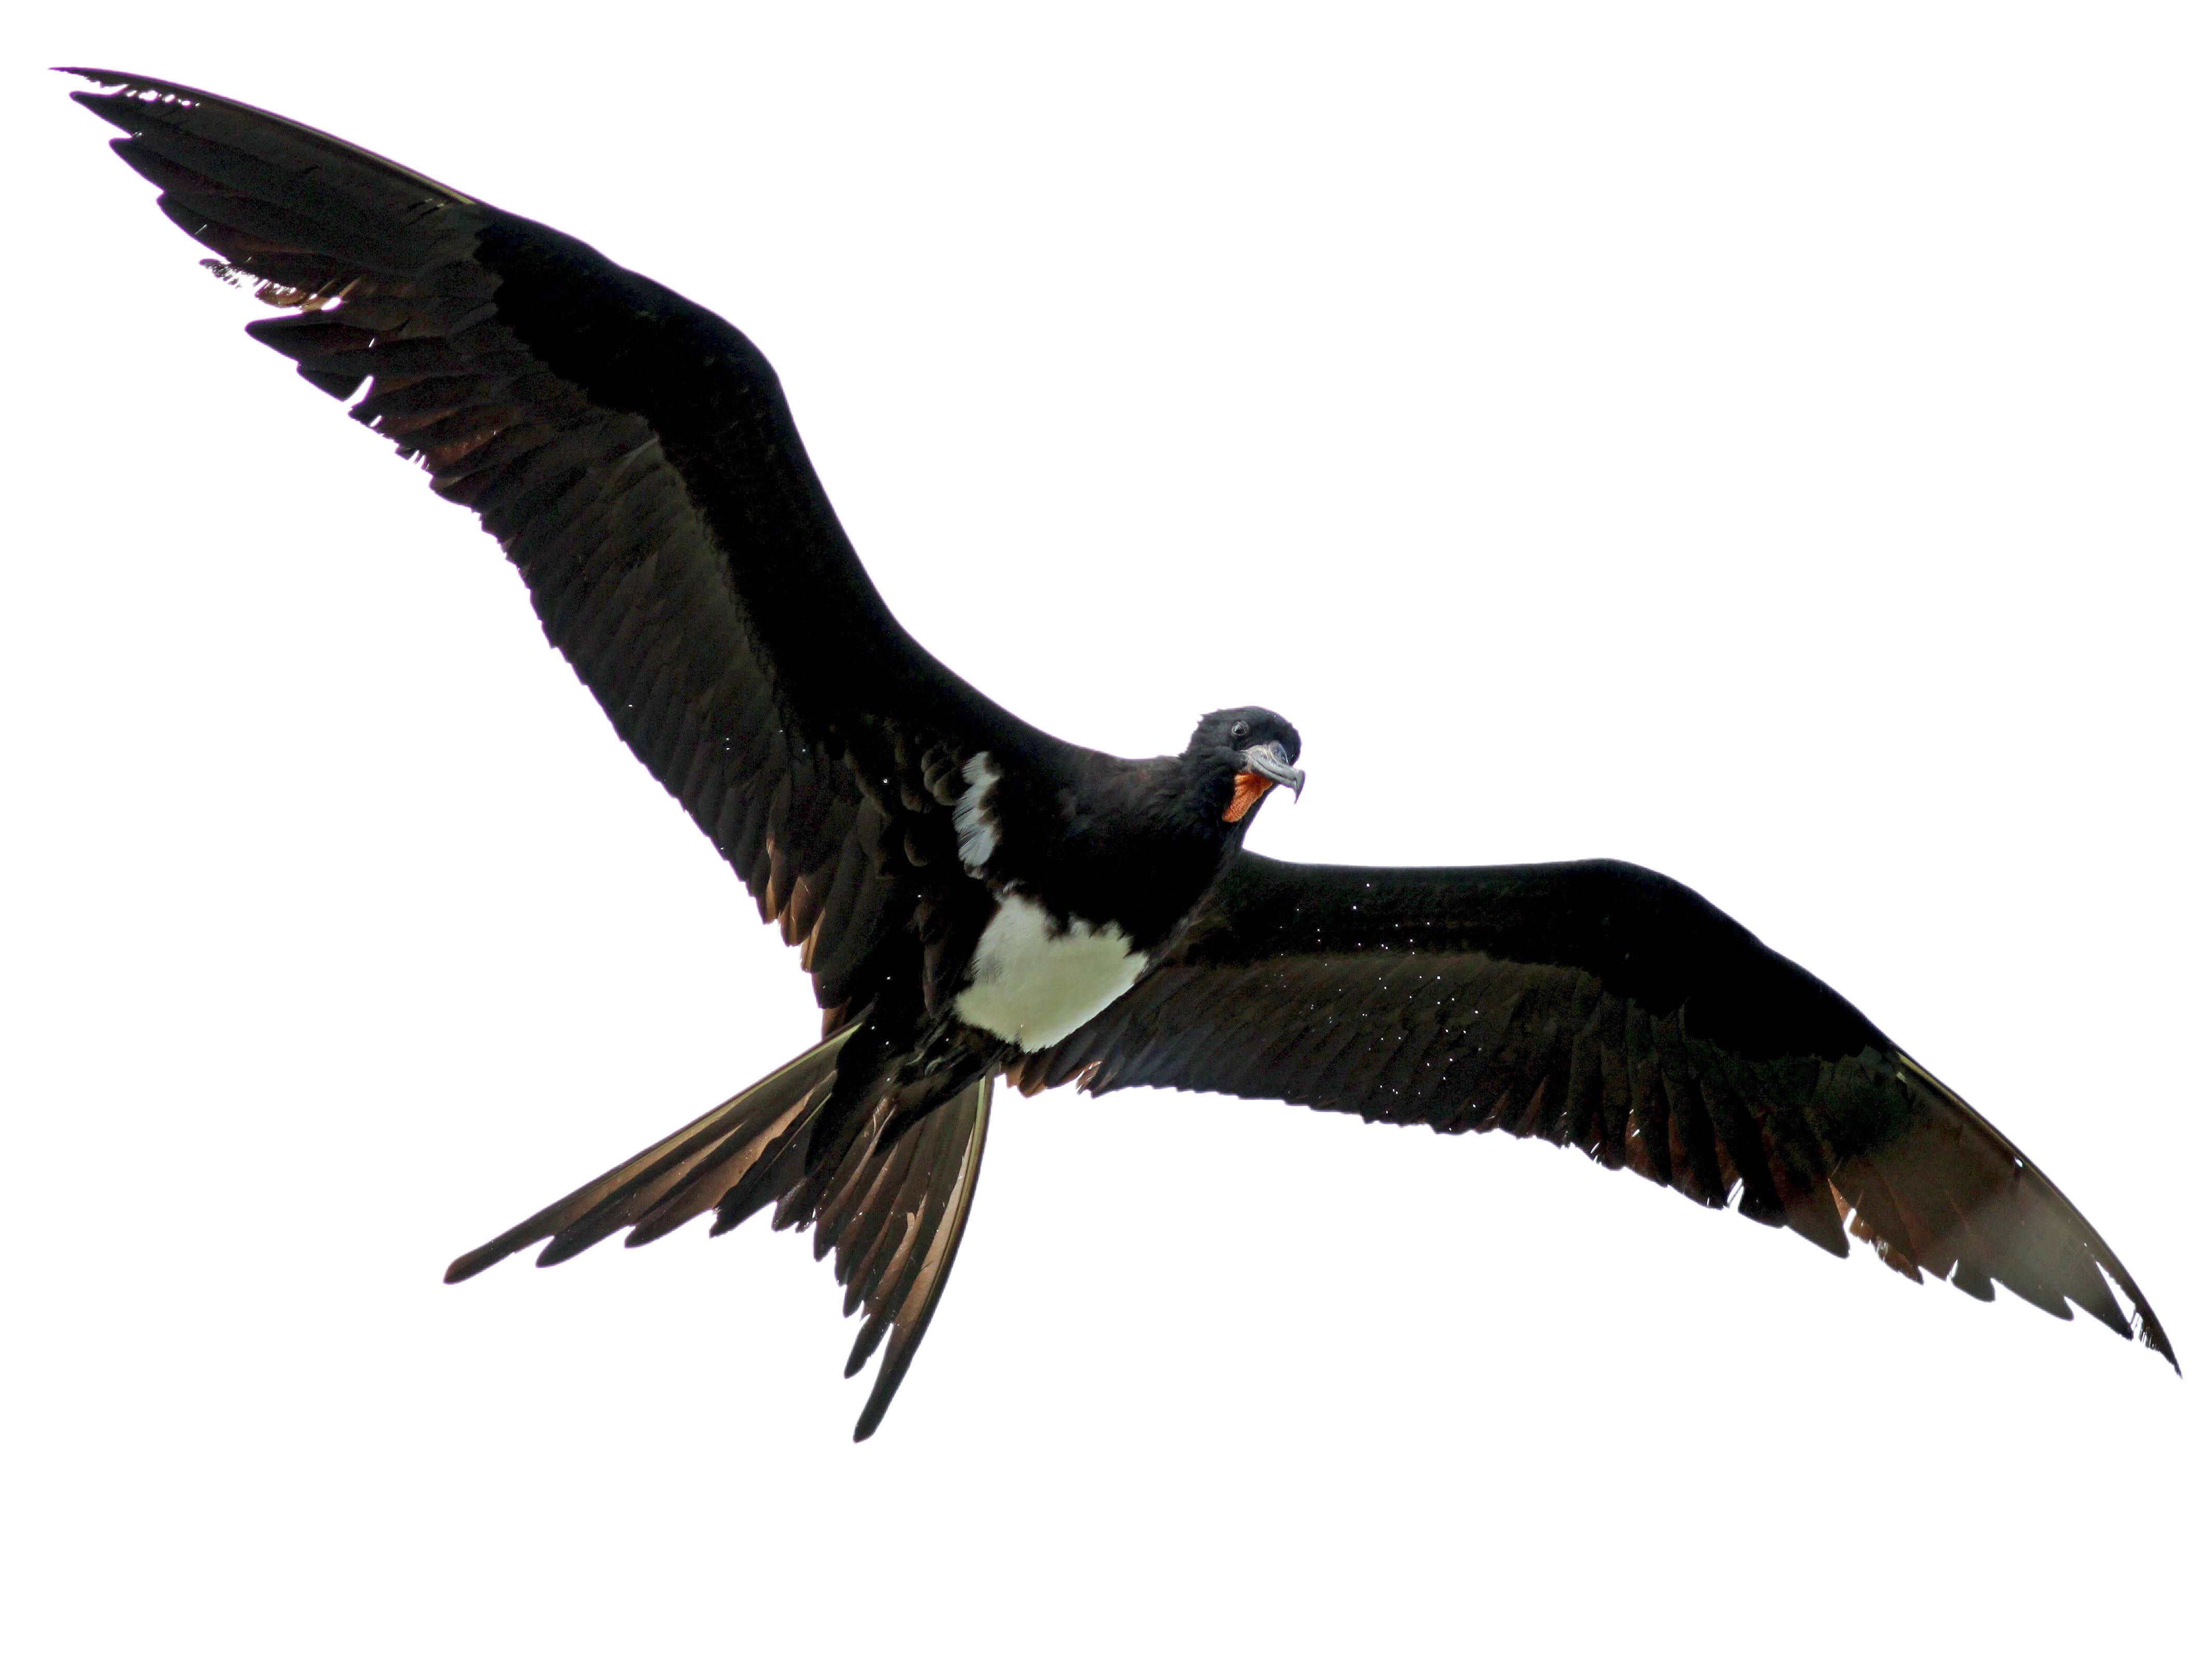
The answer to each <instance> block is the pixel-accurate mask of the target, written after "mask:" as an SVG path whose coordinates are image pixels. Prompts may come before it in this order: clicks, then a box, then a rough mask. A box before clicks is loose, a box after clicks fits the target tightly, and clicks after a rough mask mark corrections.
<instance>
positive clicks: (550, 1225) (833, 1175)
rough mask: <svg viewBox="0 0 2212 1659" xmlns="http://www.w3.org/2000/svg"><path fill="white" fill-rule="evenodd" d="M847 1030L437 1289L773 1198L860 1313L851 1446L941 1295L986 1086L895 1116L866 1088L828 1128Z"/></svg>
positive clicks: (640, 1240) (602, 1179) (892, 1388)
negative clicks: (861, 1387) (532, 1257)
mask: <svg viewBox="0 0 2212 1659" xmlns="http://www.w3.org/2000/svg"><path fill="white" fill-rule="evenodd" d="M858 1026H859V1022H857V1021H855V1022H854V1024H851V1025H848V1026H846V1027H845V1028H844V1029H842V1030H839V1031H837V1032H836V1033H834V1034H833V1035H832V1036H829V1037H827V1038H825V1039H824V1040H823V1042H821V1043H819V1044H818V1045H817V1046H816V1047H814V1048H810V1049H808V1050H807V1051H806V1052H805V1054H801V1055H799V1058H798V1059H796V1060H793V1061H792V1062H791V1063H790V1064H789V1065H787V1066H784V1067H783V1068H782V1069H781V1070H780V1071H777V1072H775V1073H770V1074H769V1076H767V1077H765V1078H763V1079H761V1080H760V1081H759V1082H758V1083H756V1084H754V1085H752V1087H751V1088H750V1089H747V1090H745V1091H744V1092H743V1093H741V1094H738V1095H735V1096H733V1097H731V1098H730V1099H728V1100H726V1101H725V1102H723V1103H722V1104H720V1106H717V1107H716V1108H715V1109H714V1110H713V1111H711V1112H708V1114H707V1115H705V1116H704V1117H702V1118H699V1119H697V1120H696V1121H693V1122H690V1123H687V1124H685V1125H684V1127H682V1128H681V1129H678V1131H677V1132H676V1133H674V1134H672V1135H670V1136H669V1137H667V1139H664V1140H660V1141H657V1142H655V1143H654V1144H653V1146H648V1147H647V1148H646V1149H645V1150H644V1151H643V1152H640V1153H638V1154H637V1156H636V1157H635V1158H629V1159H628V1160H627V1161H626V1162H624V1163H622V1164H617V1165H616V1166H615V1167H614V1168H613V1169H611V1170H608V1171H607V1172H606V1174H605V1175H603V1176H599V1179H598V1180H596V1181H591V1182H586V1183H585V1184H584V1185H583V1186H581V1187H579V1188H577V1189H576V1190H575V1191H574V1192H573V1193H571V1194H568V1197H566V1198H564V1199H562V1200H560V1201H559V1202H558V1203H556V1204H551V1205H549V1206H546V1207H545V1208H544V1209H543V1210H540V1211H539V1212H538V1213H537V1214H536V1215H533V1216H532V1217H531V1218H530V1219H529V1220H527V1221H525V1222H523V1223H522V1224H521V1225H520V1226H516V1227H512V1228H510V1229H508V1230H507V1231H506V1232H503V1233H501V1235H500V1236H499V1237H497V1238H495V1239H493V1240H492V1241H491V1242H490V1243H488V1244H484V1245H483V1246H480V1247H479V1248H478V1249H473V1250H471V1251H470V1252H469V1253H468V1254H467V1255H464V1256H462V1257H460V1258H459V1260H457V1261H455V1262H454V1263H453V1266H452V1267H448V1268H447V1270H446V1282H447V1284H456V1283H458V1282H459V1281H460V1280H462V1279H467V1278H470V1277H471V1276H472V1275H474V1274H476V1273H482V1272H483V1270H484V1269H485V1268H486V1267H489V1266H491V1264H492V1263H493V1262H495V1261H501V1260H502V1259H504V1258H505V1257H507V1256H510V1255H513V1254H514V1253H515V1252H516V1251H518V1250H521V1249H526V1248H527V1247H529V1246H530V1245H532V1244H535V1243H538V1241H539V1240H540V1239H544V1240H547V1241H549V1242H548V1243H547V1244H546V1246H545V1248H544V1250H542V1251H541V1252H539V1254H538V1265H539V1266H540V1267H550V1266H551V1265H552V1264H553V1263H554V1262H556V1261H567V1260H568V1258H569V1257H570V1256H572V1255H577V1254H578V1253H580V1252H581V1251H583V1250H586V1249H590V1248H591V1247H592V1245H594V1244H596V1243H599V1241H600V1240H601V1239H603V1238H605V1237H608V1236H609V1235H611V1234H613V1233H616V1232H618V1231H621V1230H622V1229H623V1228H624V1227H628V1228H629V1230H630V1234H629V1240H628V1241H627V1242H628V1243H631V1244H644V1243H650V1242H651V1241H652V1240H653V1239H655V1238H659V1237H661V1236H663V1235H664V1234H665V1233H668V1232H671V1231H674V1230H675V1229H676V1228H678V1227H680V1226H682V1225H684V1223H685V1222H686V1221H689V1220H690V1219H691V1218H694V1217H695V1216H698V1215H702V1214H703V1213H705V1212H707V1211H708V1210H710V1209H712V1210H715V1211H717V1214H716V1217H715V1220H714V1231H715V1232H718V1233H719V1232H725V1231H728V1230H729V1229H730V1228H731V1227H733V1226H735V1225H737V1224H738V1222H740V1221H743V1220H744V1218H746V1217H747V1216H750V1215H752V1214H754V1213H755V1212H758V1211H759V1210H761V1209H763V1208H764V1207H766V1206H769V1205H770V1204H774V1205H775V1206H776V1215H775V1224H776V1225H777V1226H779V1227H784V1226H798V1227H800V1228H805V1227H810V1226H811V1227H812V1228H814V1229H815V1255H816V1256H817V1259H818V1258H819V1257H821V1256H823V1255H828V1254H829V1252H831V1251H832V1250H834V1251H835V1252H836V1276H837V1279H838V1280H839V1282H840V1283H842V1284H844V1285H847V1286H848V1294H847V1297H846V1298H845V1310H846V1312H847V1313H848V1315H850V1314H852V1313H854V1312H856V1311H863V1310H864V1311H865V1316H864V1317H863V1319H862V1321H861V1326H860V1338H859V1340H858V1341H857V1342H855V1343H854V1349H853V1358H852V1363H851V1364H850V1365H848V1367H847V1369H846V1372H845V1374H846V1375H847V1376H852V1375H853V1374H854V1372H856V1371H858V1370H860V1368H861V1367H862V1366H863V1365H865V1364H866V1363H867V1361H868V1358H870V1356H872V1354H873V1353H874V1352H876V1351H877V1350H878V1348H879V1347H880V1348H881V1349H882V1350H883V1362H882V1364H880V1365H879V1366H878V1368H877V1371H876V1379H875V1383H874V1385H873V1386H872V1388H871V1389H870V1390H869V1394H868V1401H867V1404H866V1407H864V1408H863V1409H862V1411H861V1413H860V1422H859V1424H858V1425H857V1426H856V1427H855V1429H854V1436H853V1437H854V1439H856V1440H865V1439H866V1438H867V1437H869V1436H870V1435H872V1434H873V1433H874V1432H875V1431H876V1427H877V1425H878V1424H880V1423H881V1422H882V1421H883V1418H884V1412H885V1411H886V1410H888V1409H889V1408H890V1402H891V1397H892V1396H893V1395H895V1394H896V1393H897V1391H898V1386H899V1383H900V1382H901V1381H902V1379H903V1378H904V1376H906V1371H907V1367H908V1365H909V1364H912V1363H913V1359H914V1354H915V1349H916V1348H917V1347H918V1346H920V1345H921V1338H922V1334H923V1333H924V1332H925V1331H927V1329H928V1328H929V1322H930V1319H931V1317H932V1316H933V1315H934V1314H935V1313H936V1311H937V1304H938V1301H939V1297H942V1296H943V1295H944V1293H945V1279H946V1278H947V1276H948V1275H949V1274H950V1273H951V1271H952V1262H953V1259H954V1257H955V1256H956V1255H957V1253H958V1251H959V1249H960V1239H961V1235H962V1234H963V1232H964V1231H966V1229H967V1225H968V1213H969V1208H970V1206H971V1205H972V1204H973V1202H974V1200H975V1180H976V1176H977V1173H978V1171H979V1170H981V1166H982V1160H983V1141H984V1137H985V1134H986V1133H987V1131H988V1129H989V1127H990V1121H991V1085H992V1079H991V1076H990V1075H989V1074H988V1073H985V1074H984V1075H982V1076H981V1077H975V1078H972V1079H970V1080H969V1082H967V1083H965V1084H963V1085H960V1086H959V1087H958V1088H957V1089H956V1090H954V1091H953V1092H952V1093H951V1095H950V1096H949V1097H946V1098H945V1099H944V1100H942V1101H941V1102H940V1103H938V1104H936V1105H934V1106H930V1107H927V1108H916V1109H899V1103H897V1102H896V1101H895V1100H894V1099H893V1098H892V1097H890V1095H888V1094H887V1095H885V1096H884V1097H881V1098H877V1099H874V1100H869V1099H868V1098H867V1097H866V1094H865V1093H864V1094H863V1095H862V1096H861V1097H860V1099H859V1100H856V1101H852V1102H850V1103H848V1104H849V1107H850V1108H851V1109H850V1110H849V1111H848V1109H847V1108H838V1109H836V1110H837V1111H838V1112H840V1113H844V1114H845V1115H842V1117H841V1119H840V1121H838V1122H836V1123H835V1124H833V1125H825V1124H824V1123H823V1109H824V1108H825V1106H827V1105H828V1103H829V1101H830V1098H831V1097H832V1095H833V1093H834V1092H836V1083H837V1061H838V1055H839V1053H840V1051H841V1050H842V1049H843V1048H844V1046H845V1043H846V1040H847V1039H848V1037H850V1036H852V1035H853V1033H854V1030H857V1029H858ZM916 1110H919V1113H920V1115H915V1111H916ZM817 1135H818V1136H820V1137H823V1138H822V1139H820V1140H819V1142H818V1144H817Z"/></svg>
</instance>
